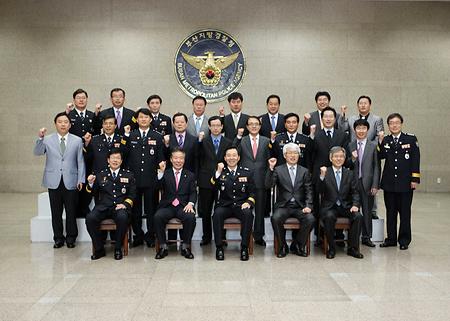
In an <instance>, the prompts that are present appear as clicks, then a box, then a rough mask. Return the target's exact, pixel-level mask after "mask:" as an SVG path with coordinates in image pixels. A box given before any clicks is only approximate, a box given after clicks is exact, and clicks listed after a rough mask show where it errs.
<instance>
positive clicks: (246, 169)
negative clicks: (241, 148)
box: [240, 167, 250, 171]
mask: <svg viewBox="0 0 450 321" xmlns="http://www.w3.org/2000/svg"><path fill="white" fill-rule="evenodd" d="M240 168H241V169H243V170H244V171H249V170H250V169H249V168H248V167H240Z"/></svg>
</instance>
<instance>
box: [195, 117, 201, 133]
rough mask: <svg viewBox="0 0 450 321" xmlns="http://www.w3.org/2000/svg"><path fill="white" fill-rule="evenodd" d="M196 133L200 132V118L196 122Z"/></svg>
mask: <svg viewBox="0 0 450 321" xmlns="http://www.w3.org/2000/svg"><path fill="white" fill-rule="evenodd" d="M195 131H196V132H197V134H198V133H199V132H200V117H197V119H196V120H195Z"/></svg>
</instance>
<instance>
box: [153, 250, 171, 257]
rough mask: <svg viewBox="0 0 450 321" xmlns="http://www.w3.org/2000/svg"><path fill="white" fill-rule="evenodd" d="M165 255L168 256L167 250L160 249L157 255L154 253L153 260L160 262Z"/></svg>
mask: <svg viewBox="0 0 450 321" xmlns="http://www.w3.org/2000/svg"><path fill="white" fill-rule="evenodd" d="M167 255H169V250H167V249H164V248H160V249H159V251H158V253H156V256H155V259H157V260H160V259H163V258H165V257H166V256H167Z"/></svg>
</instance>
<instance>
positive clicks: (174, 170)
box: [172, 167, 183, 176]
mask: <svg viewBox="0 0 450 321" xmlns="http://www.w3.org/2000/svg"><path fill="white" fill-rule="evenodd" d="M172 171H173V176H175V173H176V172H177V171H178V172H179V174H181V172H182V171H183V168H180V169H175V168H173V167H172Z"/></svg>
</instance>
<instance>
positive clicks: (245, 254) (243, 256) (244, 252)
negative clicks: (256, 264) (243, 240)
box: [241, 247, 248, 261]
mask: <svg viewBox="0 0 450 321" xmlns="http://www.w3.org/2000/svg"><path fill="white" fill-rule="evenodd" d="M241 261H248V248H246V247H242V248H241Z"/></svg>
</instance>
